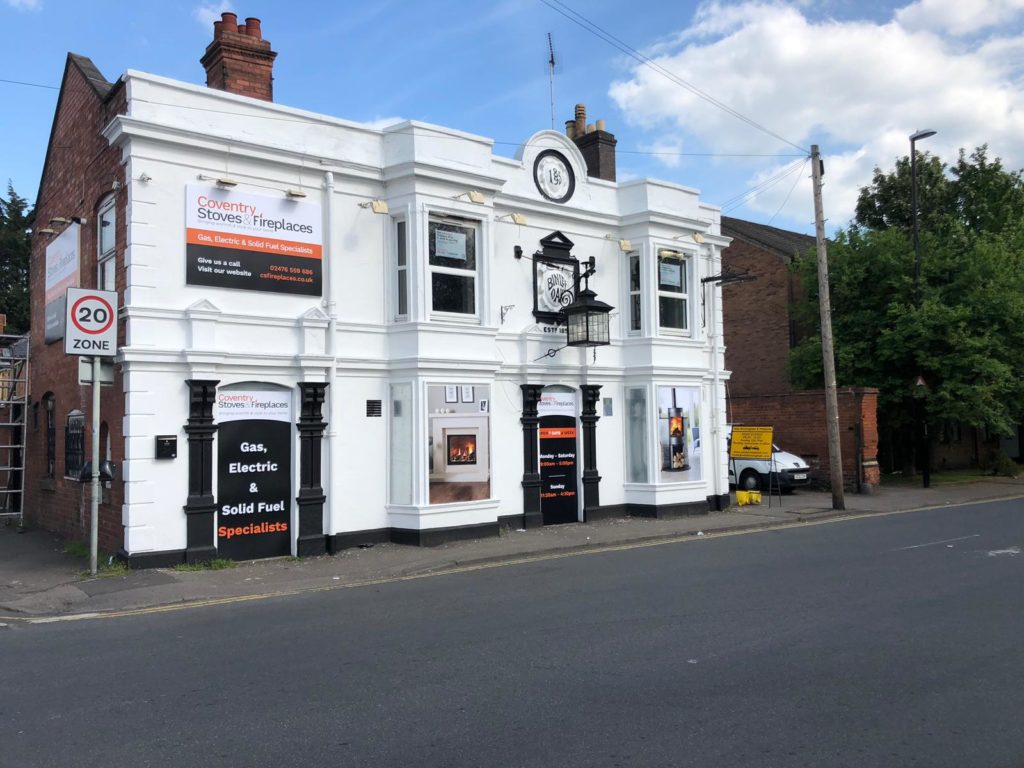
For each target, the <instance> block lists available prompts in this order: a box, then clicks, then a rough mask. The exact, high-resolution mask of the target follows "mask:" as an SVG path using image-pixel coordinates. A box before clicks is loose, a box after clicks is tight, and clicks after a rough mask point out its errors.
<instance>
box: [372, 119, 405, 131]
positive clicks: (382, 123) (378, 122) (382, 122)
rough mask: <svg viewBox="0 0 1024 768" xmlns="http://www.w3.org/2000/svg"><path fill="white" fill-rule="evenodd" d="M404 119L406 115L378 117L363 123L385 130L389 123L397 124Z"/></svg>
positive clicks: (377, 129)
mask: <svg viewBox="0 0 1024 768" xmlns="http://www.w3.org/2000/svg"><path fill="white" fill-rule="evenodd" d="M404 120H405V118H404V117H378V118H375V119H373V120H369V121H367V122H365V123H363V125H365V126H366V127H367V128H372V129H374V130H376V131H383V130H384V129H385V128H387V127H388V126H389V125H396V124H398V123H401V122H403V121H404Z"/></svg>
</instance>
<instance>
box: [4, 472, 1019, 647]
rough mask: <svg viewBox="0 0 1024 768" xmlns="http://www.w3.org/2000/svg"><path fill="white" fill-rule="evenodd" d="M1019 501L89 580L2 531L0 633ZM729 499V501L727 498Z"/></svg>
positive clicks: (791, 513) (749, 512)
mask: <svg viewBox="0 0 1024 768" xmlns="http://www.w3.org/2000/svg"><path fill="white" fill-rule="evenodd" d="M1009 498H1022V499H1024V477H1022V478H1014V479H1010V478H995V477H986V478H979V479H977V480H975V481H972V482H958V483H950V484H943V483H941V482H940V483H937V484H933V486H932V487H931V488H921V487H919V486H916V485H910V484H906V485H904V484H898V485H887V486H884V487H882V488H880V489H876V490H875V492H874V493H873V494H870V495H862V494H846V496H845V501H846V509H845V510H844V511H836V510H833V509H832V495H831V493H827V492H820V491H810V490H801V491H797V492H795V493H792V494H789V495H786V496H783V497H782V499H781V504H780V500H779V497H777V496H776V497H773V498H772V499H771V503H770V505H769V500H768V498H767V496H766V497H764V499H763V501H762V503H761V504H760V505H746V506H742V507H740V506H736V505H735V504H734V505H733V506H732V507H730V508H729V509H728V510H726V511H723V512H714V513H711V514H708V515H700V516H695V517H681V518H671V519H663V520H655V519H647V518H620V519H611V520H600V521H595V522H592V523H574V524H568V525H557V526H549V527H545V528H539V529H531V530H525V531H524V530H519V531H509V532H507V533H503V534H502V535H501V536H499V537H492V538H487V539H476V540H471V541H460V542H453V543H450V544H445V545H442V546H438V547H413V546H407V545H401V544H377V545H375V546H372V547H367V548H354V549H349V550H345V551H343V552H340V553H338V554H336V555H324V556H322V557H313V558H304V559H297V558H274V559H269V560H256V561H252V562H241V563H238V564H237V565H236V566H235V567H232V568H225V569H223V570H181V569H178V568H161V569H152V570H142V571H129V572H127V573H123V572H115V573H114V574H113V575H106V576H103V575H101V576H98V577H95V578H90V577H89V574H88V562H87V560H82V559H80V558H78V557H74V556H72V555H70V554H67V553H65V552H64V542H63V541H62V540H61V539H60V538H58V537H57V536H55V535H53V534H51V533H48V532H46V531H42V530H31V529H29V530H25V531H24V532H22V533H18V531H17V529H16V527H15V526H13V525H4V524H2V523H0V629H2V628H3V627H4V626H5V625H6V623H8V622H24V621H28V622H38V621H52V620H58V619H60V620H66V619H72V618H94V617H98V616H117V615H126V614H132V613H140V612H152V611H158V610H174V609H178V608H186V607H190V606H199V605H210V604H221V603H229V602H238V601H243V600H258V599H266V598H271V597H281V596H286V595H291V594H299V593H303V592H312V591H324V590H331V589H343V588H349V587H356V586H361V585H367V584H374V583H382V582H386V581H396V580H402V579H414V578H422V577H424V576H431V575H436V574H441V573H452V572H461V571H467V570H474V569H479V568H487V567H494V566H499V565H511V564H515V563H522V562H529V561H531V560H538V559H546V558H554V557H566V556H572V555H576V554H583V553H586V552H595V551H601V550H611V549H621V548H627V547H637V546H648V545H654V544H659V543H670V542H675V541H681V540H687V539H693V538H696V537H701V536H708V537H710V536H718V535H729V534H735V533H741V532H748V531H756V530H762V529H772V528H781V527H787V526H793V525H806V524H813V523H815V522H819V521H828V520H836V519H842V518H850V517H857V516H864V515H877V514H887V513H893V512H910V511H914V510H922V509H929V508H934V507H942V506H948V505H956V504H968V503H971V502H980V501H992V500H996V499H1009ZM734 500H735V497H734Z"/></svg>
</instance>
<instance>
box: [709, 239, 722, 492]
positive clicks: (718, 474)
mask: <svg viewBox="0 0 1024 768" xmlns="http://www.w3.org/2000/svg"><path fill="white" fill-rule="evenodd" d="M715 253H716V251H715V249H714V247H712V249H711V258H710V260H709V261H710V264H711V274H712V275H717V274H718V273H719V269H718V265H717V264H716V263H715ZM708 286H709V287H710V288H711V382H712V387H714V393H713V394H712V396H711V403H712V404H711V450H712V451H713V452H714V453H713V456H714V463H713V464H712V466H713V467H714V472H713V476H714V480H713V485H712V489H713V490H714V493H715V498H716V503H717V498H718V497H719V496H721V495H722V446H721V445H720V435H721V432H722V425H721V405H722V398H721V393H720V392H719V390H720V389H721V386H722V377H721V373H720V371H719V369H718V341H719V336H720V334H719V333H718V294H719V292H720V291H721V290H722V287H721V284H720V283H708Z"/></svg>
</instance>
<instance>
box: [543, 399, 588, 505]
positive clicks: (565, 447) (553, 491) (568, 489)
mask: <svg viewBox="0 0 1024 768" xmlns="http://www.w3.org/2000/svg"><path fill="white" fill-rule="evenodd" d="M576 454H577V451H576V417H575V416H565V415H552V416H541V418H540V511H541V515H542V516H543V518H544V525H554V524H557V523H575V522H578V521H579V519H580V515H579V510H580V502H579V492H578V488H577V482H576V475H577V473H576Z"/></svg>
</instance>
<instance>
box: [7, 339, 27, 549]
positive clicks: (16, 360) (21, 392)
mask: <svg viewBox="0 0 1024 768" xmlns="http://www.w3.org/2000/svg"><path fill="white" fill-rule="evenodd" d="M28 349H29V344H28V335H27V334H26V335H24V336H15V335H11V334H0V520H3V521H4V522H6V523H7V524H10V522H11V521H13V520H16V521H17V525H18V528H19V529H20V528H23V527H24V525H25V517H24V513H25V510H24V504H23V500H24V478H25V439H26V436H25V433H26V431H27V430H26V426H27V424H26V421H27V417H28V406H29V393H28Z"/></svg>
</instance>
